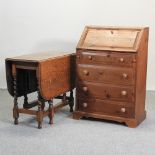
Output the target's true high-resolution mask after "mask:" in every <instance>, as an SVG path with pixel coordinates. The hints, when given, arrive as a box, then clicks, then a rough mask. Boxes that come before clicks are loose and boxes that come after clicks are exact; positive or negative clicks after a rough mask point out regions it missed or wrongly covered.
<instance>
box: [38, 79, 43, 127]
mask: <svg viewBox="0 0 155 155" xmlns="http://www.w3.org/2000/svg"><path fill="white" fill-rule="evenodd" d="M37 85H38V86H37V87H38V111H37V121H38V129H41V128H42V122H43V110H42V104H44V103H43V98H42V96H41V94H40V89H39V80H38V78H37Z"/></svg>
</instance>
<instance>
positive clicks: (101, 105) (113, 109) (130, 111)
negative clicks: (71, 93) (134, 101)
mask: <svg viewBox="0 0 155 155" xmlns="http://www.w3.org/2000/svg"><path fill="white" fill-rule="evenodd" d="M128 105H131V104H128V103H121V102H115V101H106V100H99V99H77V107H76V108H77V109H76V110H78V111H82V112H88V113H94V114H104V115H105V114H107V115H112V116H120V117H126V118H133V117H134V113H135V112H134V107H130V106H128Z"/></svg>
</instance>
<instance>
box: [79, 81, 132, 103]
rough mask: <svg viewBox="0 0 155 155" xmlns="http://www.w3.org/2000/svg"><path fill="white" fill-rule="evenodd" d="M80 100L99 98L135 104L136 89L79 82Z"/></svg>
mask: <svg viewBox="0 0 155 155" xmlns="http://www.w3.org/2000/svg"><path fill="white" fill-rule="evenodd" d="M77 97H78V98H97V99H101V100H103V99H108V100H113V101H122V102H131V103H133V102H134V88H133V87H123V86H116V85H109V84H101V83H91V82H83V83H80V82H77Z"/></svg>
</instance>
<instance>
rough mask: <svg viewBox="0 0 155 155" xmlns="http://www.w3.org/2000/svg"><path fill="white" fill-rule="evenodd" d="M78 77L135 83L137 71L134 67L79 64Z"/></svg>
mask: <svg viewBox="0 0 155 155" xmlns="http://www.w3.org/2000/svg"><path fill="white" fill-rule="evenodd" d="M77 78H78V80H82V81H91V82H94V81H95V82H103V83H113V84H122V85H134V83H135V71H134V69H133V68H124V67H111V66H93V65H84V64H79V65H78V66H77Z"/></svg>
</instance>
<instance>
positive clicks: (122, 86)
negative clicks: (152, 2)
mask: <svg viewBox="0 0 155 155" xmlns="http://www.w3.org/2000/svg"><path fill="white" fill-rule="evenodd" d="M148 33H149V28H148V27H144V28H143V27H142V28H141V27H139V28H121V27H93V26H87V27H86V28H85V30H84V32H83V34H82V36H81V39H80V41H79V43H78V46H77V51H76V57H77V58H76V72H77V78H76V86H77V90H76V107H75V112H74V113H73V118H74V119H80V118H81V117H93V118H100V119H106V120H113V121H117V122H121V123H125V124H126V125H127V126H129V127H136V126H137V125H138V124H139V123H141V122H142V121H143V120H144V119H145V117H146V111H145V94H146V71H147V49H148Z"/></svg>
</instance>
